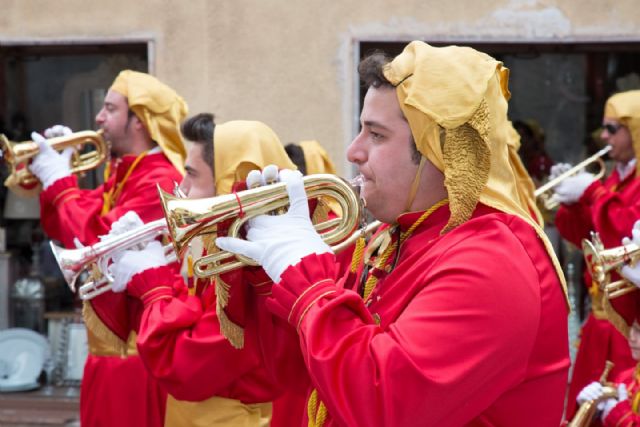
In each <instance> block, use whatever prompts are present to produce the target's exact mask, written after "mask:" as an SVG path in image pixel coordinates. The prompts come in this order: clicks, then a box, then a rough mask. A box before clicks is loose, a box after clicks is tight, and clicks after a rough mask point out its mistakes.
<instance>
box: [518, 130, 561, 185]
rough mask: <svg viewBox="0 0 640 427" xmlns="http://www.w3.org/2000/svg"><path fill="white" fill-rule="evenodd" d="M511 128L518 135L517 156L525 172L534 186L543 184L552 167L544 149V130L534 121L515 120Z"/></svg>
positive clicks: (551, 161)
mask: <svg viewBox="0 0 640 427" xmlns="http://www.w3.org/2000/svg"><path fill="white" fill-rule="evenodd" d="M513 127H515V128H516V130H517V131H518V133H519V134H520V144H521V145H520V151H519V154H520V157H521V158H522V163H524V165H525V167H526V168H527V172H529V175H531V178H533V179H534V180H535V182H536V184H540V183H542V182H544V181H545V180H546V178H547V177H548V176H549V172H550V171H551V166H552V165H553V160H551V157H550V156H549V154H547V151H546V150H545V147H544V140H545V134H544V129H542V127H541V126H540V124H539V123H538V122H537V121H536V120H534V119H526V120H516V121H514V122H513Z"/></svg>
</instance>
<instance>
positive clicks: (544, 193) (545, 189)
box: [533, 145, 611, 210]
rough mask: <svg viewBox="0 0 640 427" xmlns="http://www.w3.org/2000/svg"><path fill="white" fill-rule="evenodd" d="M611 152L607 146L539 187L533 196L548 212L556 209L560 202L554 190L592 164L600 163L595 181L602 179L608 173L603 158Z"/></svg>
mask: <svg viewBox="0 0 640 427" xmlns="http://www.w3.org/2000/svg"><path fill="white" fill-rule="evenodd" d="M609 151H611V146H610V145H607V146H606V147H604V148H603V149H601V150H600V151H598V152H597V153H595V154H594V155H593V156H591V157H588V158H587V159H585V160H583V161H581V162H580V163H578V164H577V165H575V166H574V167H572V168H571V169H569V170H568V171H566V172H564V173H562V174H560V175H558V176H557V177H555V178H554V179H552V180H550V181H549V182H547V183H546V184H544V185H541V186H540V187H538V188H537V189H536V190H535V191H534V192H533V195H534V196H535V198H536V199H537V198H540V200H541V201H542V203H543V205H544V207H545V208H546V209H547V210H552V209H555V208H556V207H557V206H558V205H559V204H560V202H558V199H556V198H555V195H554V194H553V192H552V189H553V188H554V187H556V186H557V185H558V184H560V183H561V182H562V181H564V180H565V179H567V178H569V177H570V176H572V175H575V174H576V173H578V172H580V171H581V170H582V169H584V168H586V167H587V166H589V165H590V164H592V163H598V164H599V165H600V170H599V171H598V173H597V174H596V176H595V179H602V177H603V176H604V173H605V171H606V166H605V164H604V160H602V157H604V155H605V154H607V153H608V152H609Z"/></svg>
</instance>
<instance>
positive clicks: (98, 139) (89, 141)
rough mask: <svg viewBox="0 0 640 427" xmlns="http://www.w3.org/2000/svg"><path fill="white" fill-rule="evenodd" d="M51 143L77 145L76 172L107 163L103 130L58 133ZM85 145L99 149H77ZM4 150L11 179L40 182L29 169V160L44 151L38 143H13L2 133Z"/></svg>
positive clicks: (59, 146) (62, 146)
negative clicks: (83, 150)
mask: <svg viewBox="0 0 640 427" xmlns="http://www.w3.org/2000/svg"><path fill="white" fill-rule="evenodd" d="M48 143H49V144H50V145H51V147H53V148H54V149H55V150H57V151H62V150H64V149H65V148H68V147H73V148H74V154H73V156H72V157H71V172H72V173H74V174H79V173H83V172H86V171H89V170H91V169H95V168H97V167H98V166H100V165H101V164H102V163H104V162H105V160H106V159H107V155H108V145H107V142H106V141H105V140H104V138H103V137H102V130H99V131H97V132H94V131H89V130H87V131H81V132H76V133H72V134H71V135H67V136H58V137H55V138H50V139H49V141H48ZM84 145H93V146H94V147H95V149H94V150H91V151H89V152H87V153H80V152H79V151H78V149H76V148H75V147H76V146H84ZM0 151H2V157H3V158H4V160H5V162H7V164H8V165H9V168H10V170H11V174H10V175H9V178H8V180H10V181H13V182H15V183H17V184H19V185H23V186H28V185H32V184H36V183H37V182H38V178H36V177H35V176H34V175H33V174H31V172H30V171H29V169H28V168H27V164H28V163H29V161H30V160H31V159H32V158H33V157H35V156H36V155H37V154H38V153H39V152H40V150H39V148H38V144H36V143H35V142H33V141H24V142H12V141H9V140H8V139H7V137H6V136H4V135H2V134H0Z"/></svg>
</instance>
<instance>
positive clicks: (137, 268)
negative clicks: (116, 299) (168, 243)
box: [110, 240, 169, 292]
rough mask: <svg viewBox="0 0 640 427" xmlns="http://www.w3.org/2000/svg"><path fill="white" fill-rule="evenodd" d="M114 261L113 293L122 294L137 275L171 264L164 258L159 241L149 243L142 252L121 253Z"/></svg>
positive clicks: (112, 270) (112, 271) (128, 251)
mask: <svg viewBox="0 0 640 427" xmlns="http://www.w3.org/2000/svg"><path fill="white" fill-rule="evenodd" d="M113 260H114V262H113V264H111V267H110V268H111V274H112V275H113V278H114V281H113V283H112V285H111V286H112V287H111V289H112V290H113V292H122V291H124V290H125V289H127V284H129V282H130V281H131V278H132V277H133V276H135V275H136V274H138V273H141V272H143V271H145V270H149V269H151V268H155V267H160V266H163V265H167V264H168V263H169V262H168V261H167V258H166V257H165V256H164V248H163V247H162V244H161V243H160V242H158V241H157V240H154V241H152V242H149V244H148V245H147V246H146V247H145V248H144V249H142V250H126V251H123V252H119V253H118V254H117V255H116V256H114V258H113Z"/></svg>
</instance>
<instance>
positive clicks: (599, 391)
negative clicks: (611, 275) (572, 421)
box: [577, 221, 640, 427]
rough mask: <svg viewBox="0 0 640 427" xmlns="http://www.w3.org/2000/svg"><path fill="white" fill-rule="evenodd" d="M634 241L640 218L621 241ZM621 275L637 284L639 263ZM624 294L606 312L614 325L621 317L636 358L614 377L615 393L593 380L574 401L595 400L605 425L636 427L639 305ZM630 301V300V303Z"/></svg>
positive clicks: (639, 235)
mask: <svg viewBox="0 0 640 427" xmlns="http://www.w3.org/2000/svg"><path fill="white" fill-rule="evenodd" d="M630 243H633V244H635V245H640V221H636V223H635V224H634V227H633V229H632V237H631V238H628V237H625V238H624V239H623V240H622V244H623V245H629V244H630ZM620 273H621V275H622V276H623V277H624V278H625V279H626V280H628V281H629V282H631V283H632V284H633V285H634V286H636V287H640V264H637V263H636V264H635V265H624V266H623V267H622V268H621V271H620ZM625 298H627V301H625V302H626V304H618V301H617V298H616V299H614V300H611V301H610V302H611V304H612V309H613V312H611V311H609V312H608V313H607V316H608V319H609V320H610V321H611V320H612V318H613V317H614V316H615V317H617V318H618V319H620V320H618V319H616V320H613V321H612V324H613V325H618V326H620V324H619V323H618V322H619V321H623V322H624V324H622V328H621V329H622V330H620V333H622V334H623V335H627V337H628V339H627V341H628V346H629V349H630V352H631V356H632V358H633V360H634V361H635V364H634V366H632V367H628V368H627V369H625V370H623V371H622V372H620V373H619V374H618V375H617V376H616V377H614V378H613V380H614V382H615V383H617V385H616V389H617V396H616V397H613V398H608V399H603V394H604V393H605V391H604V386H603V385H602V384H601V383H600V382H598V381H593V382H592V383H590V384H589V385H587V386H585V387H584V388H583V389H582V390H581V391H580V393H579V394H578V396H577V404H578V405H582V404H584V403H585V402H587V401H598V400H600V402H599V403H598V410H599V418H600V420H601V421H602V423H603V425H604V427H637V426H640V364H639V363H640V323H639V320H640V309H639V306H638V305H637V296H635V299H633V298H631V301H629V298H628V297H626V296H625ZM629 302H631V304H629Z"/></svg>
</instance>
